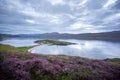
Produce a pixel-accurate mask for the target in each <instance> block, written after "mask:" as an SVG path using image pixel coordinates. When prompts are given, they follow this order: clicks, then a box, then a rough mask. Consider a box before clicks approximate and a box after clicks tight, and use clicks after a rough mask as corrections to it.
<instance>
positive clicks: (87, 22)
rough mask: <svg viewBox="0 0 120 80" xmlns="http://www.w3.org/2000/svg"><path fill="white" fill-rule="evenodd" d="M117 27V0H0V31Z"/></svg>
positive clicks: (119, 7) (94, 30)
mask: <svg viewBox="0 0 120 80" xmlns="http://www.w3.org/2000/svg"><path fill="white" fill-rule="evenodd" d="M116 30H120V0H0V33H6V34H38V33H51V32H59V33H75V34H76V33H97V32H108V31H116Z"/></svg>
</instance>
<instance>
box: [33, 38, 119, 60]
mask: <svg viewBox="0 0 120 80" xmlns="http://www.w3.org/2000/svg"><path fill="white" fill-rule="evenodd" d="M71 42H76V43H78V44H77V45H68V46H55V45H54V46H53V45H51V46H50V45H42V46H37V47H34V48H32V49H31V52H32V53H42V54H52V55H69V56H81V57H88V58H94V59H105V58H120V52H119V49H120V43H111V42H103V41H80V40H71Z"/></svg>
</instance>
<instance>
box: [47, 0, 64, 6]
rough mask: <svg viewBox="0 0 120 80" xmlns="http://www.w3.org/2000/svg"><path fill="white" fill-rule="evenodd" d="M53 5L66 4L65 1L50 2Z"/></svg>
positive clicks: (51, 0) (52, 0)
mask: <svg viewBox="0 0 120 80" xmlns="http://www.w3.org/2000/svg"><path fill="white" fill-rule="evenodd" d="M48 1H49V2H50V3H51V4H52V5H58V4H59V5H60V4H65V2H64V0H48Z"/></svg>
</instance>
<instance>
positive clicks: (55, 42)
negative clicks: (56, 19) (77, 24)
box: [35, 40, 75, 45]
mask: <svg viewBox="0 0 120 80" xmlns="http://www.w3.org/2000/svg"><path fill="white" fill-rule="evenodd" d="M35 43H38V44H50V45H71V44H75V43H71V42H65V41H57V40H37V41H35Z"/></svg>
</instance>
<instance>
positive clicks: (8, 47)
mask: <svg viewBox="0 0 120 80" xmlns="http://www.w3.org/2000/svg"><path fill="white" fill-rule="evenodd" d="M34 46H36V45H34ZM34 46H26V47H14V46H11V45H5V44H0V52H5V53H7V52H15V53H16V52H18V53H28V50H29V49H30V48H32V47H34Z"/></svg>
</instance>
